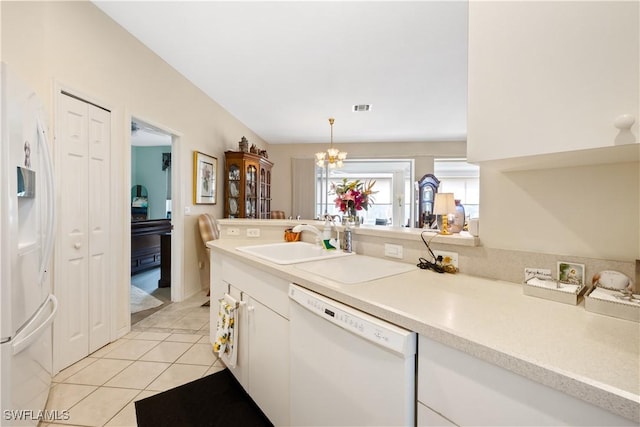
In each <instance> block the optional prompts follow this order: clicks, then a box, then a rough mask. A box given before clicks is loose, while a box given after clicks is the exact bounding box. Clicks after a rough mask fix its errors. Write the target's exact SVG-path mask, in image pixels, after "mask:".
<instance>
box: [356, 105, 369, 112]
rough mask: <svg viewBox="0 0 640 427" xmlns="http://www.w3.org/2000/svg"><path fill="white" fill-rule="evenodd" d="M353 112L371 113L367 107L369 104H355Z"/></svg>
mask: <svg viewBox="0 0 640 427" xmlns="http://www.w3.org/2000/svg"><path fill="white" fill-rule="evenodd" d="M353 111H354V112H359V111H371V105H369V104H357V105H354V106H353Z"/></svg>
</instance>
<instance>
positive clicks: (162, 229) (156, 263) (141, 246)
mask: <svg viewBox="0 0 640 427" xmlns="http://www.w3.org/2000/svg"><path fill="white" fill-rule="evenodd" d="M166 235H169V240H168V242H169V243H168V248H169V250H168V251H167V250H166V246H167V243H166V242H165V250H164V251H161V249H162V244H161V239H162V236H166ZM170 236H171V221H170V220H168V219H153V220H148V221H133V222H131V274H132V275H134V274H136V273H139V272H141V271H144V270H147V269H150V268H154V267H161V268H160V271H161V276H162V271H163V268H164V269H167V268H168V272H169V276H168V280H167V278H166V277H165V280H163V279H162V277H161V280H160V281H162V282H163V284H164V286H170V285H171V281H170V279H171V239H170ZM165 239H166V237H165ZM167 266H168V267H167Z"/></svg>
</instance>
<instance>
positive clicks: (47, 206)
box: [0, 63, 57, 426]
mask: <svg viewBox="0 0 640 427" xmlns="http://www.w3.org/2000/svg"><path fill="white" fill-rule="evenodd" d="M0 79H1V81H2V85H1V87H0V90H1V92H0V94H1V96H0V98H1V104H0V116H1V119H2V120H1V121H0V138H1V140H0V185H1V189H0V260H1V261H0V340H1V341H0V342H1V349H2V351H1V353H0V367H1V371H0V384H1V386H0V402H1V404H2V413H1V414H0V426H20V425H37V423H38V421H39V420H49V419H50V418H51V417H49V416H48V414H47V413H46V411H45V410H44V408H45V404H46V400H47V396H48V393H49V387H50V385H51V375H52V333H51V323H52V322H53V319H54V317H55V315H56V310H57V300H56V298H55V296H54V295H53V294H52V293H51V280H50V278H49V274H48V272H49V267H50V258H51V252H52V249H53V240H54V234H53V232H54V229H55V209H54V204H55V195H54V177H53V166H52V161H51V156H50V154H49V143H48V141H47V137H46V129H47V128H46V125H45V122H44V117H45V115H44V109H43V106H42V103H41V102H40V100H39V99H38V98H37V96H36V93H35V92H34V91H33V90H31V89H30V88H29V87H27V86H26V85H25V84H24V83H22V82H21V81H20V79H19V78H18V77H17V76H16V75H15V74H14V73H12V72H11V71H10V70H9V68H8V66H7V65H6V64H4V63H2V64H1V69H0Z"/></svg>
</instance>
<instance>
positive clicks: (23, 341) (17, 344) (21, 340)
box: [12, 294, 58, 356]
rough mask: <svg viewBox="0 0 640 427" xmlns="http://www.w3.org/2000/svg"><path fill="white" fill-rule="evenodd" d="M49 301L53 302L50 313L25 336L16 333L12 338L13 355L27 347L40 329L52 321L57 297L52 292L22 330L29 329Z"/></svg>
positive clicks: (54, 315) (38, 333) (56, 306)
mask: <svg viewBox="0 0 640 427" xmlns="http://www.w3.org/2000/svg"><path fill="white" fill-rule="evenodd" d="M49 303H51V304H53V308H52V309H51V314H49V316H48V317H47V318H46V319H45V320H44V321H42V322H41V323H40V324H39V325H37V326H35V329H33V330H32V331H30V332H29V333H28V334H27V335H26V336H25V337H21V336H20V335H21V333H18V334H17V335H16V336H15V337H14V339H13V340H12V347H13V355H14V356H15V355H16V354H18V353H20V352H21V351H22V350H24V349H25V348H27V347H29V345H31V343H32V342H33V341H34V340H35V339H36V338H37V337H38V336H39V335H40V333H41V331H42V330H44V329H45V328H47V327H48V326H49V325H51V323H52V322H53V318H54V317H56V313H57V312H58V299H57V298H56V297H55V295H53V294H49V297H48V298H47V300H46V302H45V303H44V304H42V306H41V307H40V310H38V313H37V314H36V315H35V316H33V317H32V318H31V320H30V321H29V322H28V323H27V324H26V325H25V326H24V328H23V331H27V330H29V329H31V327H32V326H34V324H35V323H36V320H38V318H39V317H40V314H41V313H42V312H43V311H44V310H46V309H47V306H48V305H49Z"/></svg>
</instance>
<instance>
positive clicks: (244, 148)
mask: <svg viewBox="0 0 640 427" xmlns="http://www.w3.org/2000/svg"><path fill="white" fill-rule="evenodd" d="M238 145H239V146H240V151H242V152H243V153H247V152H249V141H247V138H245V137H244V136H243V137H242V138H241V139H240V142H238Z"/></svg>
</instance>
